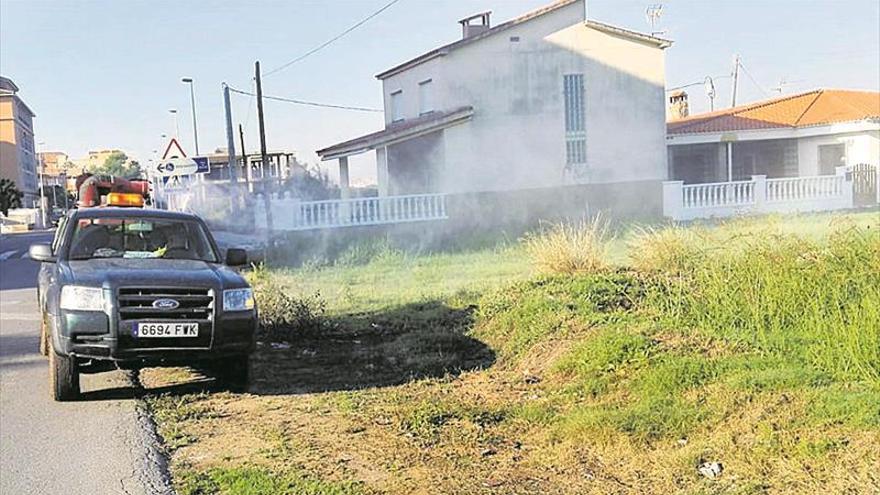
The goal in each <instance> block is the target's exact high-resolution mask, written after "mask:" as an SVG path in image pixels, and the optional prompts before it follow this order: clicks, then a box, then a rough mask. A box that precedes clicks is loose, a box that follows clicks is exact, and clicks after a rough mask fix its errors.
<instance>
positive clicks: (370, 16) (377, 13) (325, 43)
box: [265, 0, 400, 76]
mask: <svg viewBox="0 0 880 495" xmlns="http://www.w3.org/2000/svg"><path fill="white" fill-rule="evenodd" d="M399 1H400V0H391V1H390V2H388V3H386V4H385V5H384V6H383V7H382V8H381V9H379V10H377V11H375V12H373V13H372V14H370V15H368V16H367V17H364V18H363V19H361V20H360V21H358V22H357V23H355V24H354V25H353V26H351V27H350V28H348V29H346V30H345V31H343V32H341V33H339V34H337V35H336V36H334V37H333V38H330V39H329V40H327V41H325V42H324V43H322V44H320V45H318V46H316V47H315V48H312V49H311V50H309V51H307V52H306V53H303V54H302V55H300V56H299V57H296V58H295V59H293V60H291V61H290V62H287V63H286V64H284V65H281V66H279V67H276V68H274V69H272V70H270V71H268V72H266V74H265V75H266V76H271V75H272V74H274V73H276V72H279V71H282V70H284V69H286V68H288V67H290V66H291V65H293V64H295V63H297V62H299V61H300V60H303V59H305V58H306V57H308V56H310V55H313V54H315V53H317V52H318V51H320V50H323V49H324V48H326V47H327V46H329V45H330V44H331V43H333V42H335V41H337V40H339V39H340V38H342V37H343V36H345V35H347V34H348V33H350V32H352V31H354V30H355V29H357V28H359V27H361V26H362V25H364V24H366V22H367V21H369V20H370V19H372V18H374V17H376V16H377V15H379V14H381V13H382V12H385V11H386V10H388V9H389V8H391V6H392V5H394V4H395V3H397V2H399Z"/></svg>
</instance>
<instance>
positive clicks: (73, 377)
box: [49, 349, 79, 402]
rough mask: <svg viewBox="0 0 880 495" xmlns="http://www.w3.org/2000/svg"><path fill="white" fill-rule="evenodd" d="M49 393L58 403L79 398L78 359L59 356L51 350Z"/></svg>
mask: <svg viewBox="0 0 880 495" xmlns="http://www.w3.org/2000/svg"><path fill="white" fill-rule="evenodd" d="M49 391H50V392H51V393H52V398H54V399H55V400H56V401H58V402H66V401H72V400H76V399H78V398H79V369H78V367H77V365H76V359H75V358H72V357H68V356H59V355H58V354H56V353H55V349H49Z"/></svg>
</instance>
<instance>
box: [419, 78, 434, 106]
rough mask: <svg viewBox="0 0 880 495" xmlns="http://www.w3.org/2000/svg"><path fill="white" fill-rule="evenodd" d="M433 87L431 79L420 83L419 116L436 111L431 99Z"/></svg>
mask: <svg viewBox="0 0 880 495" xmlns="http://www.w3.org/2000/svg"><path fill="white" fill-rule="evenodd" d="M433 86H434V85H433V84H431V80H430V79H427V80H425V81H422V82H420V83H419V115H424V114H426V113H431V112H433V111H434V103H433V101H432V98H431V90H432V88H433Z"/></svg>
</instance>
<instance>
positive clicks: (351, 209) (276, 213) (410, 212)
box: [254, 194, 448, 230]
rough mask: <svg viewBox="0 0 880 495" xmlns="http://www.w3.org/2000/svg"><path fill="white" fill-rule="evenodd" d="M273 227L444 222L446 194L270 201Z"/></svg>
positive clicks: (262, 214) (258, 217)
mask: <svg viewBox="0 0 880 495" xmlns="http://www.w3.org/2000/svg"><path fill="white" fill-rule="evenodd" d="M264 201H265V200H264V198H262V197H259V198H257V200H256V201H255V204H254V219H255V221H256V226H257V227H258V228H265V227H266V210H265V203H264ZM271 208H272V227H273V229H275V230H308V229H325V228H337V227H354V226H363V225H382V224H393V223H405V222H420V221H428V220H443V219H445V218H448V217H447V214H446V195H445V194H413V195H407V196H385V197H373V198H356V199H338V200H328V201H300V200H298V199H294V198H275V197H273V198H272V199H271Z"/></svg>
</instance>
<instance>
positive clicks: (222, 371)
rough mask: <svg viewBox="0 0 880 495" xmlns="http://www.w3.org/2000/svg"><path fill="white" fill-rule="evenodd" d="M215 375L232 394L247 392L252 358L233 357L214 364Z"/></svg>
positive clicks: (246, 356)
mask: <svg viewBox="0 0 880 495" xmlns="http://www.w3.org/2000/svg"><path fill="white" fill-rule="evenodd" d="M213 368H214V375H215V376H216V377H217V380H219V381H220V382H221V383H222V384H223V386H224V387H226V388H227V389H228V390H230V391H232V392H247V389H248V385H249V384H250V375H251V359H250V356H248V355H244V356H232V357H227V358H223V359H219V360H217V361H215V362H214V366H213Z"/></svg>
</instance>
